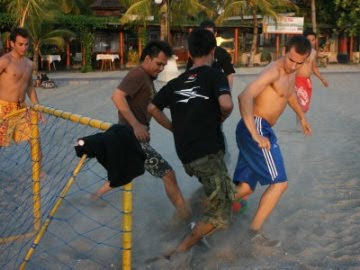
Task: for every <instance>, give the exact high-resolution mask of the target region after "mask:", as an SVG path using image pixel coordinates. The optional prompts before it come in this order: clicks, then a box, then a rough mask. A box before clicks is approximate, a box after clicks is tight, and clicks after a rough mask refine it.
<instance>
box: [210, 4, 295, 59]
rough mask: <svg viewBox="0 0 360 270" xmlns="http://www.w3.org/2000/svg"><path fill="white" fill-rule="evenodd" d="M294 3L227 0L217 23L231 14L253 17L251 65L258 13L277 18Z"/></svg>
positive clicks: (292, 7) (292, 6)
mask: <svg viewBox="0 0 360 270" xmlns="http://www.w3.org/2000/svg"><path fill="white" fill-rule="evenodd" d="M295 8H296V5H295V4H294V3H293V2H292V1H290V0H227V1H225V3H224V10H223V12H222V13H221V14H220V16H219V17H218V18H217V22H218V23H222V22H223V21H224V20H225V19H226V18H228V17H231V16H241V17H243V16H244V15H251V16H252V18H253V40H252V44H251V52H250V59H249V66H253V63H254V56H255V54H256V48H257V35H258V27H259V20H258V17H257V16H258V15H262V16H263V17H264V16H268V17H270V18H275V19H276V18H278V17H279V16H280V12H285V11H289V10H294V9H295Z"/></svg>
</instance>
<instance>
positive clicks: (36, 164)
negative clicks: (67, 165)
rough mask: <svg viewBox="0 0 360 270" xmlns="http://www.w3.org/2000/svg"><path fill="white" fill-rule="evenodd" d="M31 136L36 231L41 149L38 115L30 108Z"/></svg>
mask: <svg viewBox="0 0 360 270" xmlns="http://www.w3.org/2000/svg"><path fill="white" fill-rule="evenodd" d="M29 113H30V123H31V137H30V151H31V161H32V183H33V202H34V206H33V215H34V229H35V231H38V230H39V229H40V226H41V195H40V171H41V149H40V140H39V136H40V132H39V127H38V115H37V113H36V112H35V111H32V110H30V111H29Z"/></svg>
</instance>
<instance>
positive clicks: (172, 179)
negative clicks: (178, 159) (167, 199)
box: [161, 170, 176, 182]
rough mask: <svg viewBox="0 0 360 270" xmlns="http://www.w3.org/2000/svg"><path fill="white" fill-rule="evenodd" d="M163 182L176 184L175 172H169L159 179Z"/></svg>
mask: <svg viewBox="0 0 360 270" xmlns="http://www.w3.org/2000/svg"><path fill="white" fill-rule="evenodd" d="M161 179H162V180H163V181H164V182H176V176H175V172H174V171H173V170H171V171H169V172H168V173H167V174H165V175H164V176H163V177H162V178H161Z"/></svg>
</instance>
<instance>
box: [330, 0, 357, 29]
mask: <svg viewBox="0 0 360 270" xmlns="http://www.w3.org/2000/svg"><path fill="white" fill-rule="evenodd" d="M335 4H336V11H337V13H338V16H337V20H336V24H337V26H338V28H339V32H347V33H348V34H349V35H350V36H356V35H359V34H360V0H341V1H340V0H335Z"/></svg>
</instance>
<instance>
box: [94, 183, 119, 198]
mask: <svg viewBox="0 0 360 270" xmlns="http://www.w3.org/2000/svg"><path fill="white" fill-rule="evenodd" d="M112 189H113V188H112V187H110V182H109V181H106V182H105V183H104V184H103V185H102V186H101V187H100V188H99V189H98V190H97V191H96V192H95V193H93V194H91V196H90V198H91V199H92V200H97V199H99V198H101V196H103V195H104V194H106V193H108V192H109V191H110V190H112Z"/></svg>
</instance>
